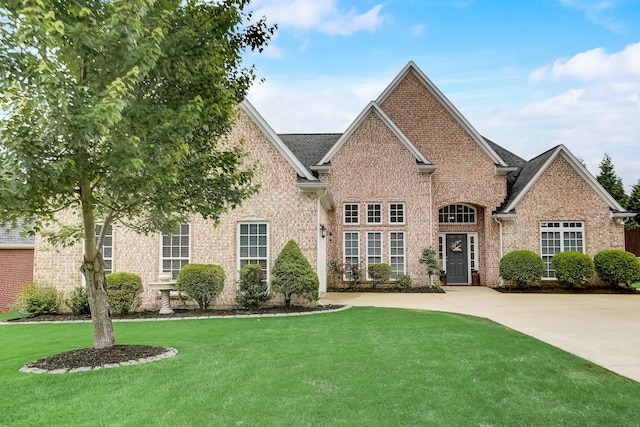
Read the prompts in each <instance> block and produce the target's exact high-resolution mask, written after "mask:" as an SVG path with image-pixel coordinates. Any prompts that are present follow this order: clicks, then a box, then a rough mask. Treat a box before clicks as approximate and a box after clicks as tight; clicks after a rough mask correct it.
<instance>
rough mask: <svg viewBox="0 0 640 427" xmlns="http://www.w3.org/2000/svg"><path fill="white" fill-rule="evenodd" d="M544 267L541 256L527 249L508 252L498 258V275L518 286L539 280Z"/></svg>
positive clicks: (544, 269)
mask: <svg viewBox="0 0 640 427" xmlns="http://www.w3.org/2000/svg"><path fill="white" fill-rule="evenodd" d="M546 269H547V267H546V265H545V263H544V261H543V260H542V257H541V256H540V255H538V254H536V253H535V252H532V251H527V250H516V251H512V252H509V253H508V254H506V255H505V256H503V257H502V259H501V260H500V276H501V277H502V278H503V279H504V280H510V281H512V282H515V283H516V284H517V285H518V286H524V285H526V284H527V283H529V282H534V281H536V280H540V279H541V278H542V276H543V275H544V272H545V271H546Z"/></svg>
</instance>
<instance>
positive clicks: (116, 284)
mask: <svg viewBox="0 0 640 427" xmlns="http://www.w3.org/2000/svg"><path fill="white" fill-rule="evenodd" d="M105 279H106V281H107V297H108V298H109V308H111V310H112V311H113V312H114V313H117V314H122V313H129V312H130V311H133V310H135V309H136V308H138V307H139V306H140V293H142V279H141V278H140V276H138V275H137V274H134V273H127V272H124V271H122V272H117V273H110V274H107V275H106V276H105Z"/></svg>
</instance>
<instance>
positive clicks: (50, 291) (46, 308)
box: [12, 283, 61, 317]
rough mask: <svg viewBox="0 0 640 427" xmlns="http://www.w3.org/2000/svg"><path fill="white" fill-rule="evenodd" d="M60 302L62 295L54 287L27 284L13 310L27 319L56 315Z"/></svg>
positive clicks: (17, 298)
mask: <svg viewBox="0 0 640 427" xmlns="http://www.w3.org/2000/svg"><path fill="white" fill-rule="evenodd" d="M60 301H61V295H60V293H59V292H58V290H57V289H56V288H54V287H53V286H46V285H39V284H37V283H27V284H26V285H24V287H23V288H22V291H20V293H19V294H18V296H17V297H16V301H15V303H14V304H13V306H12V308H13V309H14V310H15V311H17V312H18V313H20V314H22V315H24V316H27V317H33V316H38V315H40V314H56V313H58V309H59V308H60Z"/></svg>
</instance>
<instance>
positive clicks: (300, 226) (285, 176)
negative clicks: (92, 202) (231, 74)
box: [35, 112, 318, 308]
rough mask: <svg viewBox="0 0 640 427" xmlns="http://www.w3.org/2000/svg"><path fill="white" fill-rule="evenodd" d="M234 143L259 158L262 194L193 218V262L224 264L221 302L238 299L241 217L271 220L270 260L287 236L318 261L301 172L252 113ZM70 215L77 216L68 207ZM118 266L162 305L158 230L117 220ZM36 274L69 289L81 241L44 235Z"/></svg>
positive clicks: (311, 205) (76, 276)
mask: <svg viewBox="0 0 640 427" xmlns="http://www.w3.org/2000/svg"><path fill="white" fill-rule="evenodd" d="M229 141H230V143H231V144H236V143H239V141H243V143H244V147H245V150H247V151H248V152H249V156H248V158H247V165H253V164H256V163H257V164H258V169H257V172H256V176H255V182H256V183H260V184H261V188H260V191H259V193H258V194H256V195H254V196H253V197H251V198H250V199H248V200H246V201H245V202H244V203H243V204H242V205H241V206H239V207H237V208H236V209H234V210H232V211H229V212H228V213H225V214H223V215H222V216H221V218H220V222H219V224H218V225H217V226H216V225H215V224H214V223H213V222H212V221H205V220H203V219H202V218H201V217H195V218H194V219H193V220H192V222H191V236H190V238H191V260H190V261H191V262H192V263H212V264H219V265H221V266H222V267H223V268H224V270H225V273H226V276H227V278H226V281H225V286H224V290H223V292H222V295H221V297H220V298H219V299H218V301H217V302H218V305H219V306H229V305H233V304H234V303H235V294H236V280H237V271H238V259H237V245H238V243H237V242H238V223H239V222H245V221H247V222H254V221H255V222H267V223H268V224H269V255H270V257H269V260H270V263H271V264H273V261H274V260H275V258H276V257H277V256H278V254H279V253H280V250H281V249H282V248H283V247H284V245H285V244H286V242H287V241H288V239H295V240H296V242H297V243H298V245H299V246H300V249H301V250H302V252H303V253H304V255H305V256H306V257H307V259H308V260H309V262H310V263H311V265H312V266H316V260H317V255H318V254H317V251H316V247H317V239H318V232H317V228H316V219H317V216H318V204H317V196H316V195H315V194H311V195H310V194H306V193H301V192H299V191H298V189H297V187H296V181H297V175H296V173H295V170H294V169H293V168H292V167H291V166H290V165H289V164H288V163H287V161H286V160H285V159H284V158H283V157H282V155H281V154H280V153H279V152H278V150H277V149H276V148H275V147H274V146H273V144H271V143H270V142H269V141H268V140H267V139H266V137H265V136H264V135H263V134H262V132H261V131H260V129H259V128H258V127H257V126H256V125H255V124H254V123H253V122H252V121H251V119H250V118H249V117H248V116H247V115H246V114H245V113H244V112H241V113H240V116H239V119H238V122H237V123H236V125H235V127H234V128H233V131H232V133H231V135H230V137H229ZM65 215H66V218H67V220H68V221H72V220H73V218H74V216H73V214H72V213H71V212H67V213H66V214H65ZM113 245H114V246H113V253H114V259H113V268H114V271H128V272H133V273H136V274H139V275H140V276H141V277H142V282H143V285H144V293H143V307H145V308H152V307H158V306H159V295H158V292H157V291H153V290H151V289H150V288H149V287H148V283H150V282H155V281H157V279H158V274H159V273H160V271H161V264H160V246H161V241H160V236H159V235H157V234H155V235H149V236H144V235H139V234H136V233H134V232H132V231H130V230H128V229H125V228H122V227H118V226H117V225H116V226H114V231H113ZM36 248H37V249H36V267H35V270H36V276H37V279H38V280H40V281H42V282H45V283H49V284H52V285H55V286H56V287H58V288H59V289H60V290H62V291H63V292H65V293H68V292H69V291H71V290H72V289H73V288H74V287H75V286H78V285H80V284H81V283H82V277H81V273H80V272H79V268H80V264H81V262H82V247H81V245H75V246H72V247H68V248H54V247H51V246H50V245H48V244H47V243H46V242H45V241H43V240H42V239H40V238H39V239H37V241H36Z"/></svg>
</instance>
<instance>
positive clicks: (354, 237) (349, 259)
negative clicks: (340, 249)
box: [343, 231, 360, 280]
mask: <svg viewBox="0 0 640 427" xmlns="http://www.w3.org/2000/svg"><path fill="white" fill-rule="evenodd" d="M354 268H356V269H359V268H360V233H358V232H357V231H355V232H346V233H344V271H345V274H344V276H343V278H344V280H351V271H353V269H354Z"/></svg>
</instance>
